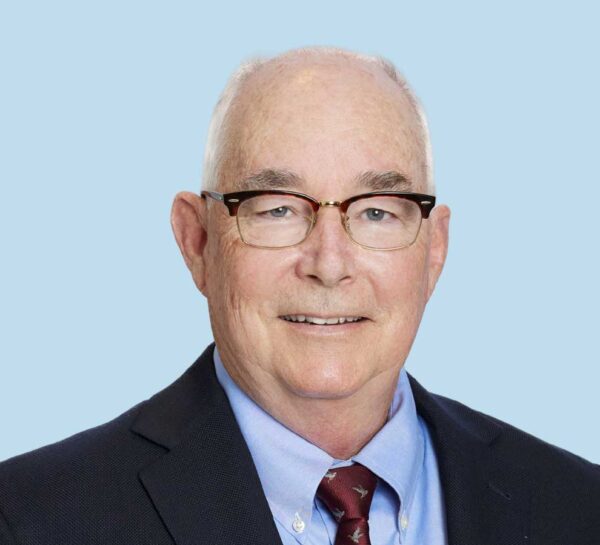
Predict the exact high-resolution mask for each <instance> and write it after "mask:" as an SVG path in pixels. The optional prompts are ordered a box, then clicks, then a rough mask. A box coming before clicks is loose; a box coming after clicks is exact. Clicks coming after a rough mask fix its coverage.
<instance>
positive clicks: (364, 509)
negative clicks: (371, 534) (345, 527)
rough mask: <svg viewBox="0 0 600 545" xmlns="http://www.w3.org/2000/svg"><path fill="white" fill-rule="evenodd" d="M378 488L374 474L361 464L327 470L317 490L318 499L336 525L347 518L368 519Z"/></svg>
mask: <svg viewBox="0 0 600 545" xmlns="http://www.w3.org/2000/svg"><path fill="white" fill-rule="evenodd" d="M376 486H377V477H376V476H375V474H374V473H373V472H372V471H370V470H369V469H367V468H366V467H365V466H363V465H360V464H354V465H352V466H347V467H340V468H337V469H330V470H329V471H328V472H327V473H326V474H325V477H323V479H322V480H321V484H320V485H319V488H318V489H317V496H318V497H319V498H320V499H321V500H322V501H323V503H324V504H325V505H326V506H327V508H328V509H329V511H331V514H332V515H333V516H334V517H335V519H336V520H337V521H338V523H341V522H344V521H347V520H350V519H365V521H367V520H369V509H370V508H371V501H372V500H373V493H374V492H375V487H376Z"/></svg>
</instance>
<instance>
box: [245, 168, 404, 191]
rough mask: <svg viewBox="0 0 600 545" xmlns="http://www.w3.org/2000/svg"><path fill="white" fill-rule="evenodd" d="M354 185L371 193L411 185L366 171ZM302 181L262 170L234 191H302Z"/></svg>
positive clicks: (391, 175)
mask: <svg viewBox="0 0 600 545" xmlns="http://www.w3.org/2000/svg"><path fill="white" fill-rule="evenodd" d="M353 181H354V184H355V185H357V186H359V187H363V188H365V189H369V190H371V191H410V190H412V183H411V182H410V180H409V179H408V178H407V177H406V176H405V175H404V174H401V173H400V172H397V171H395V170H388V171H385V172H375V171H372V170H368V171H366V172H363V173H361V174H359V175H358V176H355V177H354V180H353ZM303 186H304V180H303V179H302V178H301V177H300V176H298V175H297V174H295V173H293V172H291V171H289V170H279V169H272V168H268V169H264V170H261V171H260V172H258V173H257V174H252V175H251V176H248V177H246V178H243V179H242V180H240V181H238V182H237V183H236V184H235V189H236V191H247V190H252V189H302V188H303Z"/></svg>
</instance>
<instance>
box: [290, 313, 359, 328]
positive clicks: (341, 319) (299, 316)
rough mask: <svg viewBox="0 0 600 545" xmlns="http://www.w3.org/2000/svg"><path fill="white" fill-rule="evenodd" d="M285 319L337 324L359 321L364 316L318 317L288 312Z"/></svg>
mask: <svg viewBox="0 0 600 545" xmlns="http://www.w3.org/2000/svg"><path fill="white" fill-rule="evenodd" d="M283 319H284V320H288V321H290V322H309V323H311V324H316V325H325V324H327V325H335V324H343V323H345V322H358V320H362V317H361V316H342V317H339V318H317V317H315V316H305V315H304V314H288V315H287V316H283Z"/></svg>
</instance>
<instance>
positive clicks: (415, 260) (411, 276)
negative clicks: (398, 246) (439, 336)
mask: <svg viewBox="0 0 600 545" xmlns="http://www.w3.org/2000/svg"><path fill="white" fill-rule="evenodd" d="M402 251H403V250H399V252H402ZM408 252H410V254H396V255H393V252H390V255H389V256H386V259H385V260H384V261H383V262H382V264H381V267H380V268H378V269H377V270H376V272H377V276H378V280H376V281H374V282H373V285H374V286H376V289H377V292H378V293H377V299H378V301H379V303H380V304H381V307H382V308H381V310H382V311H384V312H385V313H387V314H389V315H393V319H392V320H390V322H388V323H390V324H398V325H404V326H406V325H407V322H414V321H415V320H418V319H420V316H421V314H422V312H423V309H424V307H425V303H426V293H427V289H426V288H427V277H426V274H425V258H424V252H423V248H422V247H420V246H412V247H411V248H410V249H409V250H408Z"/></svg>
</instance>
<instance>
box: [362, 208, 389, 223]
mask: <svg viewBox="0 0 600 545" xmlns="http://www.w3.org/2000/svg"><path fill="white" fill-rule="evenodd" d="M365 213H366V214H367V218H368V219H369V220H373V221H381V220H383V218H384V216H385V214H389V212H386V211H385V210H382V209H381V208H367V209H366V210H365Z"/></svg>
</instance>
